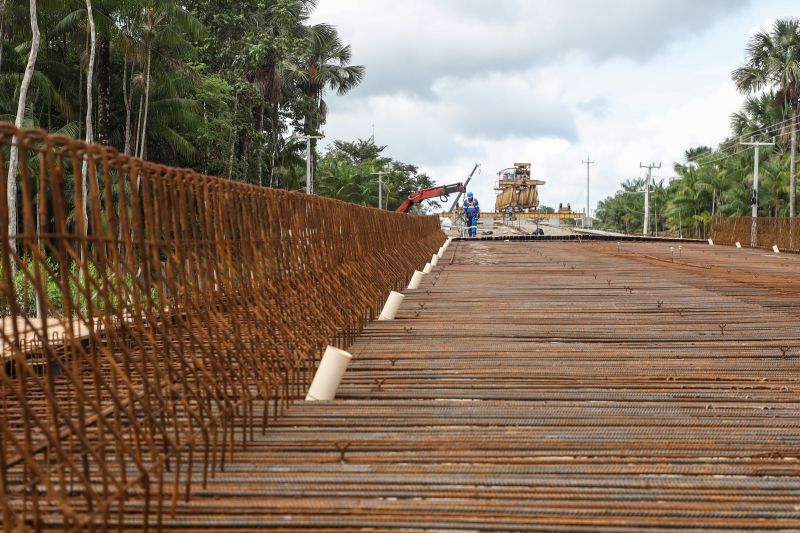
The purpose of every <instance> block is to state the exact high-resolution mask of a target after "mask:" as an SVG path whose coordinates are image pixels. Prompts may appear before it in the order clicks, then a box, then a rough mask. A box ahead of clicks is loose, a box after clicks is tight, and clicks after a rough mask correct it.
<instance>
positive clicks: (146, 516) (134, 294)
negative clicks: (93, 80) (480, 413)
mask: <svg viewBox="0 0 800 533" xmlns="http://www.w3.org/2000/svg"><path fill="white" fill-rule="evenodd" d="M12 144H16V148H17V149H18V151H19V165H18V176H17V178H16V179H15V180H14V181H13V182H9V181H8V171H9V168H8V167H9V160H10V158H9V153H10V150H11V146H12ZM0 159H1V160H0V163H2V165H0V168H2V178H0V189H2V191H0V194H2V197H3V198H6V197H7V196H8V194H9V189H11V196H12V198H15V199H16V202H15V203H16V205H17V211H18V212H17V216H16V217H15V218H14V215H13V212H11V213H10V207H9V206H10V205H12V204H13V203H6V202H3V203H2V207H0V237H1V238H0V248H1V250H2V254H1V255H2V257H0V308H1V309H2V312H3V333H2V363H3V365H2V369H0V402H2V404H1V405H0V467H1V468H2V470H0V506H1V507H2V523H3V528H4V530H12V529H18V528H33V529H42V528H51V527H55V528H58V529H66V530H78V529H83V528H85V527H86V526H87V525H89V524H95V525H98V524H102V525H120V524H127V525H128V526H129V527H130V526H133V527H136V528H139V527H142V528H147V527H153V526H156V527H157V526H158V525H160V523H161V519H162V517H163V516H164V513H169V510H170V506H171V505H174V504H175V503H176V502H177V501H178V499H179V498H189V497H190V495H191V492H192V488H193V487H194V486H202V485H203V484H204V482H205V481H206V480H207V479H208V477H209V476H213V475H214V473H215V472H217V471H219V470H220V469H222V468H224V466H225V464H226V462H229V461H231V460H232V458H233V452H234V450H235V449H236V448H237V447H241V446H244V445H246V443H247V441H248V440H249V439H251V438H252V437H253V436H254V432H255V430H256V429H258V430H260V431H264V430H265V429H266V427H267V424H268V418H269V416H277V415H278V414H279V413H280V411H281V410H282V409H283V408H285V407H286V405H288V403H289V402H291V401H292V400H293V399H296V398H299V397H302V396H303V395H304V394H305V389H306V387H307V385H308V383H309V381H310V377H311V376H312V375H313V371H314V368H315V365H316V363H317V360H318V358H319V356H320V354H321V353H322V350H323V349H324V347H325V345H327V344H334V345H336V346H339V347H343V348H344V347H346V346H347V345H348V344H349V343H350V342H351V341H352V339H353V338H354V336H355V335H357V334H358V333H359V332H360V331H361V330H362V329H363V327H364V326H365V324H366V323H367V322H368V321H370V320H372V319H374V318H375V317H376V315H377V311H378V310H379V309H380V305H381V304H382V300H383V299H384V298H385V297H386V295H387V294H388V292H389V291H390V290H400V289H401V288H402V287H404V286H405V284H406V283H407V282H408V280H409V279H410V277H411V274H412V273H413V272H414V270H415V268H419V267H420V266H421V265H422V264H424V263H425V260H426V259H427V258H428V257H430V255H431V253H433V252H435V251H436V250H437V249H438V248H439V246H440V245H441V244H442V243H443V242H444V240H445V239H444V235H443V233H442V232H441V230H440V229H439V224H438V219H437V218H436V217H417V216H408V215H397V214H394V213H389V212H386V211H379V210H376V209H370V208H365V207H359V206H354V205H352V204H346V203H343V202H339V201H335V200H330V199H324V198H320V197H316V196H308V195H302V194H298V193H292V192H286V191H281V190H275V189H265V188H261V187H255V186H250V185H246V184H242V183H235V182H231V181H227V180H223V179H219V178H214V177H209V176H203V175H200V174H198V173H196V172H193V171H191V170H185V169H176V168H170V167H165V166H161V165H156V164H152V163H147V162H143V161H140V160H137V159H134V158H130V157H126V156H123V155H121V154H119V153H118V152H116V151H115V150H113V149H111V148H107V147H101V146H95V145H87V144H85V143H82V142H79V141H75V140H74V139H71V138H67V137H60V136H51V135H47V134H45V133H44V132H41V131H38V130H16V129H15V128H14V127H13V126H11V125H9V124H0ZM84 168H85V172H84ZM84 174H85V177H84V176H83V175H84ZM14 188H16V189H17V191H16V192H14V190H13V189H14ZM12 219H15V220H16V221H17V225H16V227H17V228H18V229H17V230H16V231H15V230H14V227H13V226H14V225H13V224H11V228H10V224H9V222H10V220H12ZM257 402H263V409H262V408H261V407H259V408H258V409H256V408H255V407H256V405H257ZM256 412H258V413H263V414H259V415H256V414H255V413H256Z"/></svg>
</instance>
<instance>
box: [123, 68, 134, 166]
mask: <svg viewBox="0 0 800 533" xmlns="http://www.w3.org/2000/svg"><path fill="white" fill-rule="evenodd" d="M133 68H134V65H133V64H131V77H133ZM128 80H129V78H128V56H127V55H126V56H125V62H124V63H123V65H122V99H123V100H124V101H125V148H124V153H125V155H131V153H133V136H132V135H131V105H132V102H131V100H132V99H133V87H131V88H130V89H129V88H128V87H129V84H128Z"/></svg>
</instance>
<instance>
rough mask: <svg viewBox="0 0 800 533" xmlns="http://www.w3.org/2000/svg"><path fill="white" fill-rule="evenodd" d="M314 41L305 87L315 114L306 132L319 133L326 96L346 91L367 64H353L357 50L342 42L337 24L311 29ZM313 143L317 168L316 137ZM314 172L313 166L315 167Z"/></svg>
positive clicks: (355, 84) (353, 84)
mask: <svg viewBox="0 0 800 533" xmlns="http://www.w3.org/2000/svg"><path fill="white" fill-rule="evenodd" d="M308 35H309V38H310V40H311V45H310V48H309V51H308V55H307V58H306V65H305V79H304V81H303V82H302V83H301V88H302V90H303V92H304V93H305V95H306V96H307V97H308V98H310V99H311V100H312V102H313V110H312V112H311V116H310V117H309V118H308V120H307V121H306V133H319V130H320V127H321V126H322V125H323V124H325V121H326V119H327V116H328V104H327V103H326V102H325V100H324V98H323V96H324V95H325V91H326V90H327V89H330V90H332V91H336V94H338V95H340V96H341V95H345V94H347V93H348V92H350V91H351V90H353V89H354V88H356V87H357V86H358V85H359V84H360V83H361V81H362V80H363V79H364V72H365V70H366V69H365V68H364V67H363V66H361V65H351V64H350V61H351V60H352V56H353V52H352V50H351V49H350V46H349V45H344V44H342V41H341V39H340V38H339V34H338V32H337V31H336V28H335V27H333V26H331V25H329V24H315V25H314V26H311V27H310V28H309V29H308ZM311 143H312V150H311V154H312V167H313V168H316V143H317V141H316V139H312V140H311ZM312 172H313V169H312Z"/></svg>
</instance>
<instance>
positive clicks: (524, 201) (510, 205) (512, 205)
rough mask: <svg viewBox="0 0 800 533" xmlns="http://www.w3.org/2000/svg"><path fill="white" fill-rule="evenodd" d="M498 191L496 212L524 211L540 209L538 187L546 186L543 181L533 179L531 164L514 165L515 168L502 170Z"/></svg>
mask: <svg viewBox="0 0 800 533" xmlns="http://www.w3.org/2000/svg"><path fill="white" fill-rule="evenodd" d="M498 176H499V178H500V179H499V180H498V183H497V187H496V188H495V190H496V191H499V193H498V194H497V198H496V199H495V203H494V209H495V211H498V212H500V211H508V212H514V211H522V210H525V209H536V208H537V207H539V193H538V191H537V190H536V187H537V186H539V185H544V183H545V182H543V181H541V180H534V179H531V164H530V163H514V166H513V167H511V168H507V169H504V170H501V171H500V172H499V173H498Z"/></svg>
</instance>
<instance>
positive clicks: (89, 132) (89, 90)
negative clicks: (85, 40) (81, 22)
mask: <svg viewBox="0 0 800 533" xmlns="http://www.w3.org/2000/svg"><path fill="white" fill-rule="evenodd" d="M86 18H87V19H88V21H89V36H90V43H91V44H90V51H89V68H88V70H87V72H86V142H87V143H93V142H94V130H93V128H92V112H93V110H94V109H93V105H92V104H93V102H92V95H93V94H94V58H95V54H96V46H97V33H96V32H95V27H94V15H93V14H92V0H86ZM88 172H89V160H88V159H84V160H83V164H82V167H81V186H82V187H83V231H84V232H85V234H88V231H89V183H88V182H87V181H86V176H87V174H88Z"/></svg>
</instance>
